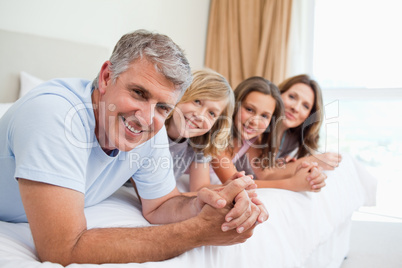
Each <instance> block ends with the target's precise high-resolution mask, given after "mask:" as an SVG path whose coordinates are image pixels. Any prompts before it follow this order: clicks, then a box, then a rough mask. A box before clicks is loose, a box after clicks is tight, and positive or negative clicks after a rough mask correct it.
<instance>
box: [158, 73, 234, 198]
mask: <svg viewBox="0 0 402 268" xmlns="http://www.w3.org/2000/svg"><path fill="white" fill-rule="evenodd" d="M233 110H234V94H233V90H232V88H231V87H230V85H229V83H228V82H227V80H226V79H225V78H224V77H223V76H222V75H220V74H219V73H217V72H215V71H213V70H210V69H203V70H199V71H196V72H194V73H193V82H192V84H191V85H190V87H189V88H188V89H187V90H186V92H185V93H184V95H183V97H182V98H181V100H180V102H179V103H178V104H177V105H176V107H175V109H174V111H173V112H172V113H171V114H170V116H169V117H168V119H167V120H166V122H165V126H166V129H167V133H168V137H169V146H170V152H171V154H172V158H173V165H174V166H173V167H174V173H175V177H176V179H178V178H180V176H181V175H183V174H184V173H188V174H189V177H190V192H195V191H198V190H199V189H201V188H202V187H204V186H208V185H210V178H209V161H210V160H211V158H212V157H216V156H217V155H218V154H220V153H221V152H222V150H224V149H225V148H226V147H227V145H228V140H229V135H230V128H231V121H232V120H231V118H232V114H233Z"/></svg>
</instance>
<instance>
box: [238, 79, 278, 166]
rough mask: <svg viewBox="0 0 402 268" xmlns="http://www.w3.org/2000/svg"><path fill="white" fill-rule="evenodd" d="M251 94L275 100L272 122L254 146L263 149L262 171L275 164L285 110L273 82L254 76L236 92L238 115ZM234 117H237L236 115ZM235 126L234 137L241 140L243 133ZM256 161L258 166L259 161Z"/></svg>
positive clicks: (260, 161) (260, 158)
mask: <svg viewBox="0 0 402 268" xmlns="http://www.w3.org/2000/svg"><path fill="white" fill-rule="evenodd" d="M251 92H260V93H263V94H265V95H269V96H271V97H272V98H273V99H274V100H275V110H274V113H273V115H272V117H271V122H270V123H269V125H268V127H267V129H266V130H265V131H264V133H262V135H261V137H260V139H259V142H258V144H257V145H252V146H258V147H259V148H260V149H261V154H260V156H259V161H258V165H260V167H261V168H262V169H265V168H267V167H272V166H273V164H274V163H275V161H274V160H275V156H276V153H277V151H278V147H279V136H278V134H279V130H280V128H281V124H282V118H283V115H284V110H285V109H284V106H283V102H282V98H281V95H280V93H279V89H278V87H277V86H276V85H275V84H273V83H272V82H271V81H269V80H267V79H265V78H263V77H260V76H253V77H250V78H248V79H246V80H244V81H243V82H241V83H240V84H239V85H238V86H237V87H236V89H235V91H234V93H235V101H236V107H235V111H236V113H238V112H240V108H241V105H242V102H243V101H244V100H245V99H246V97H247V96H248V94H250V93H251ZM233 117H235V115H234V116H233ZM235 125H236V124H233V125H232V132H233V135H234V137H236V138H237V140H240V139H241V133H239V131H238V130H237V129H236V127H235ZM255 160H256V164H257V160H258V159H255Z"/></svg>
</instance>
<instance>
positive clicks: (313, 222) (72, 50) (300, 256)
mask: <svg viewBox="0 0 402 268" xmlns="http://www.w3.org/2000/svg"><path fill="white" fill-rule="evenodd" d="M0 44H1V45H0V46H1V49H0V63H1V66H0V86H1V87H0V102H1V103H0V117H1V116H2V114H3V113H4V112H5V111H6V110H7V109H8V108H9V106H10V105H12V103H13V102H14V101H15V100H16V99H17V98H18V97H19V96H20V94H23V91H26V90H29V87H30V86H32V85H34V84H35V83H40V81H41V80H46V79H50V78H53V77H72V76H77V77H84V78H93V77H95V75H96V72H97V71H98V69H99V68H100V66H101V64H102V62H103V61H104V60H106V59H107V58H108V56H109V53H110V51H109V50H108V49H106V48H101V47H97V46H92V45H88V44H77V43H72V42H68V41H64V40H54V39H51V38H44V37H39V36H32V35H27V34H20V33H12V32H7V31H0ZM27 48H29V53H23V54H21V53H22V52H21V50H24V49H27ZM60 51H62V53H60ZM52 53H54V54H52ZM22 55H23V56H22ZM21 57H23V58H21ZM55 58H56V59H57V60H56V61H55ZM83 59H87V60H85V61H84V60H83ZM4 62H8V64H4ZM21 72H23V73H21ZM327 175H328V179H327V181H326V182H327V186H326V187H325V188H324V189H323V190H322V191H321V192H320V193H310V192H299V193H296V192H291V191H286V190H280V189H258V190H257V193H258V195H259V197H260V199H261V200H262V201H263V202H264V203H265V205H266V207H267V209H268V211H269V214H270V218H269V220H268V221H267V222H266V223H264V224H262V225H259V226H257V228H256V229H255V232H254V235H253V237H252V238H250V239H249V240H248V241H247V242H245V243H243V244H239V245H233V246H225V247H216V246H206V247H199V248H195V249H193V250H190V251H188V252H186V253H184V254H182V255H180V256H177V257H175V258H172V259H169V260H166V261H163V262H148V263H143V264H136V263H128V264H104V265H102V266H105V267H113V268H123V267H186V268H187V267H193V268H198V267H199V268H202V267H216V268H221V267H236V268H238V267H253V266H255V267H274V268H278V267H340V265H341V263H342V261H343V259H344V258H345V257H346V256H347V254H348V250H349V237H350V227H351V216H352V213H353V212H354V211H356V210H357V209H359V208H360V207H361V206H370V205H374V204H375V195H376V180H375V178H373V177H372V176H371V175H370V174H368V173H367V172H366V171H365V169H364V168H362V167H361V166H360V164H359V163H357V162H356V160H355V159H353V158H352V157H351V156H349V155H343V161H342V163H341V165H340V166H339V167H338V168H337V169H335V170H334V171H329V172H327ZM178 187H179V189H180V190H183V191H184V190H186V189H188V183H187V180H186V177H185V176H184V177H182V178H181V179H180V180H179V181H178ZM85 215H86V218H87V222H88V227H89V228H94V227H113V226H114V227H122V226H124V227H136V226H147V225H150V224H149V223H148V222H147V221H146V220H145V219H144V218H143V217H142V215H141V205H140V203H139V201H138V197H137V196H136V194H135V191H134V190H133V188H132V187H126V186H122V187H121V188H120V189H119V190H118V191H116V192H115V193H114V194H113V195H112V196H110V197H109V198H107V199H106V200H104V201H102V202H101V203H99V204H97V205H95V206H92V207H88V208H86V209H85ZM97 266H98V265H93V264H71V265H69V266H67V267H69V268H73V267H77V268H89V267H97ZM0 267H12V268H15V267H26V268H30V267H37V268H55V267H61V265H59V264H55V263H49V262H45V263H41V262H39V261H38V257H37V254H36V251H35V247H34V244H33V240H32V235H31V233H30V229H29V225H28V224H27V223H18V224H15V223H8V222H2V221H0Z"/></svg>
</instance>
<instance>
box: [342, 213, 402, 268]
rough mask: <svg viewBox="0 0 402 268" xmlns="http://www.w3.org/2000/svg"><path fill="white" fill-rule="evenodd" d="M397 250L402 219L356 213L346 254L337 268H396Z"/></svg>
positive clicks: (400, 244)
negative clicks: (348, 249) (339, 267)
mask: <svg viewBox="0 0 402 268" xmlns="http://www.w3.org/2000/svg"><path fill="white" fill-rule="evenodd" d="M401 248H402V219H398V218H395V217H386V216H378V215H374V214H369V213H366V212H356V213H355V214H354V215H353V222H352V234H351V238H350V251H349V255H348V257H347V258H346V259H345V261H344V262H343V264H342V266H341V268H363V267H364V268H383V267H386V268H400V267H402V255H401Z"/></svg>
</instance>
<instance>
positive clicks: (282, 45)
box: [205, 0, 292, 88]
mask: <svg viewBox="0 0 402 268" xmlns="http://www.w3.org/2000/svg"><path fill="white" fill-rule="evenodd" d="M291 8H292V0H211V5H210V14H209V24H208V36H207V48H206V55H205V66H206V67H209V68H211V69H214V70H216V71H217V72H219V73H221V74H222V75H224V76H225V77H226V78H227V79H228V80H229V82H230V84H231V86H232V87H233V88H235V87H236V86H237V85H238V84H239V83H240V82H241V81H242V80H244V79H246V78H248V77H250V76H254V75H258V76H263V77H265V78H266V79H269V80H271V81H272V82H274V83H276V84H278V83H280V82H281V81H282V80H284V79H285V75H286V63H287V59H286V56H287V47H288V36H289V28H290V17H291Z"/></svg>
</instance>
